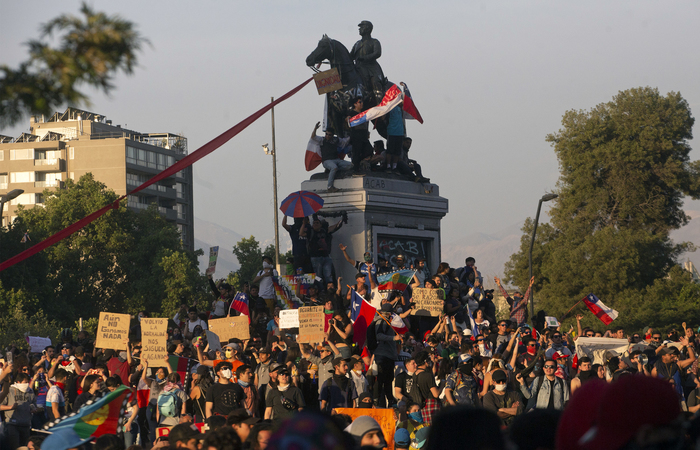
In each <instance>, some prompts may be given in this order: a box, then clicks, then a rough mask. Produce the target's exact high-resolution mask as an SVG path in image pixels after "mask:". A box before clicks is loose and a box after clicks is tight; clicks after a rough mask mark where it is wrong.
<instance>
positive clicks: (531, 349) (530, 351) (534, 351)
mask: <svg viewBox="0 0 700 450" xmlns="http://www.w3.org/2000/svg"><path fill="white" fill-rule="evenodd" d="M527 352H528V354H530V355H534V354H535V353H536V352H537V347H528V348H527Z"/></svg>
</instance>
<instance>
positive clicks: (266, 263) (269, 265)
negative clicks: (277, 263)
mask: <svg viewBox="0 0 700 450" xmlns="http://www.w3.org/2000/svg"><path fill="white" fill-rule="evenodd" d="M271 268H272V264H270V263H269V262H267V261H266V262H264V263H263V269H271Z"/></svg>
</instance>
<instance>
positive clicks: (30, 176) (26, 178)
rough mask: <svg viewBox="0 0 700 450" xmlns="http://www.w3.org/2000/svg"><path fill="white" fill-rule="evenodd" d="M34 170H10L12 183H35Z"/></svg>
mask: <svg viewBox="0 0 700 450" xmlns="http://www.w3.org/2000/svg"><path fill="white" fill-rule="evenodd" d="M33 182H34V172H10V183H33Z"/></svg>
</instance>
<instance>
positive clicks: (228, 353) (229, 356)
mask: <svg viewBox="0 0 700 450" xmlns="http://www.w3.org/2000/svg"><path fill="white" fill-rule="evenodd" d="M224 354H225V355H226V358H231V357H232V356H233V350H226V351H225V352H224Z"/></svg>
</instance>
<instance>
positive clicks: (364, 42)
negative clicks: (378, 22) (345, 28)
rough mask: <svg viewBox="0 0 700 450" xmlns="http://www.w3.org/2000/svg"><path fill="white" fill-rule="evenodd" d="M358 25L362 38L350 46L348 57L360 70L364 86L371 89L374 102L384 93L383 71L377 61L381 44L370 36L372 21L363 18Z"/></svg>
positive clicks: (378, 100)
mask: <svg viewBox="0 0 700 450" xmlns="http://www.w3.org/2000/svg"><path fill="white" fill-rule="evenodd" d="M358 26H359V27H360V36H362V39H360V40H359V41H357V42H356V43H355V45H354V46H353V47H352V51H351V52H350V58H352V59H353V60H354V61H355V67H356V68H357V70H358V71H359V72H360V76H361V77H362V81H363V82H364V84H365V87H366V88H369V89H371V90H372V93H373V96H374V99H375V101H376V103H379V102H380V101H381V99H382V95H383V94H384V72H382V68H381V66H380V65H379V63H378V62H377V59H378V58H379V57H380V56H382V46H381V44H380V43H379V41H378V40H376V39H373V38H372V29H373V26H372V22H370V21H368V20H363V21H362V22H360V24H359V25H358Z"/></svg>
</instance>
